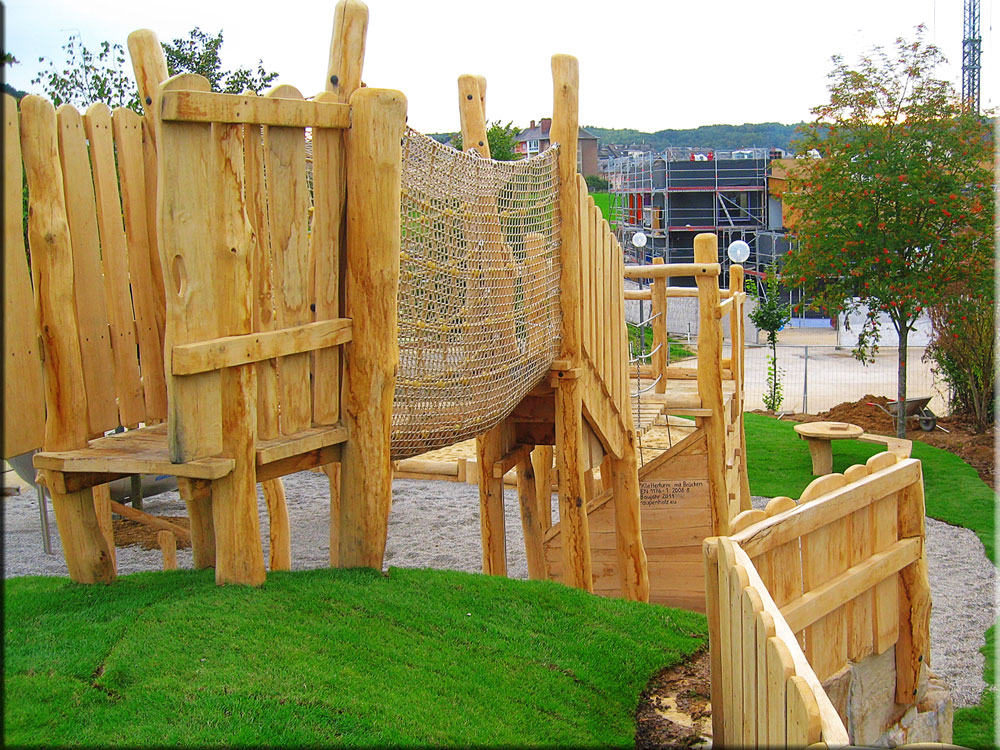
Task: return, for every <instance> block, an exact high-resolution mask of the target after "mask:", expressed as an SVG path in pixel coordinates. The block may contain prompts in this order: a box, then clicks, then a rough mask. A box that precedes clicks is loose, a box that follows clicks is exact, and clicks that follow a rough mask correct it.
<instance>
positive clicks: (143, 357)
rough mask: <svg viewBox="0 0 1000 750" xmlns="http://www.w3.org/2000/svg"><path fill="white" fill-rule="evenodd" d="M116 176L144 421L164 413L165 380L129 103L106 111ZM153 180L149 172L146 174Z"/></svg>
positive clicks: (138, 134)
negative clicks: (111, 138)
mask: <svg viewBox="0 0 1000 750" xmlns="http://www.w3.org/2000/svg"><path fill="white" fill-rule="evenodd" d="M111 125H112V128H113V130H114V138H115V151H116V153H117V156H118V178H119V182H120V184H121V199H122V215H123V217H124V219H125V237H126V241H127V243H128V270H129V281H130V283H131V286H132V308H133V311H134V314H135V332H136V338H137V339H138V343H139V369H140V371H141V373H142V391H143V396H144V398H145V412H146V422H147V423H148V422H155V421H161V420H163V419H164V418H165V417H166V416H167V383H166V379H165V378H164V375H163V351H162V349H161V348H160V347H161V345H162V341H161V340H160V331H159V327H158V326H159V324H158V323H157V319H156V298H157V295H156V293H155V292H154V290H153V272H152V269H151V268H150V265H149V264H150V250H149V227H148V226H146V205H145V202H146V196H147V191H146V174H145V172H144V169H143V156H142V118H141V117H140V116H139V115H137V114H136V113H135V112H133V111H132V110H130V109H124V108H121V107H120V108H118V109H116V110H115V111H114V112H113V113H112V115H111ZM151 179H154V180H155V175H152V176H151Z"/></svg>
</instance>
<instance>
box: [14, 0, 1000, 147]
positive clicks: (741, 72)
mask: <svg viewBox="0 0 1000 750" xmlns="http://www.w3.org/2000/svg"><path fill="white" fill-rule="evenodd" d="M334 5H335V3H334V2H332V1H327V0H323V1H322V2H320V1H318V0H286V1H285V2H260V1H259V0H241V1H240V2H232V1H230V0H166V1H157V0H128V1H123V0H86V1H84V2H81V1H80V0H73V1H72V2H70V1H69V0H10V1H9V2H7V3H6V19H5V20H6V28H5V36H6V49H7V51H9V52H11V53H13V54H14V56H15V57H17V58H18V59H19V60H20V64H19V65H15V66H13V67H8V68H7V71H6V75H7V81H8V83H10V84H12V85H13V86H15V87H16V88H20V89H23V90H26V91H29V92H31V91H37V87H35V86H33V85H32V84H31V82H30V81H31V78H33V77H34V76H35V75H36V74H37V73H38V71H39V70H41V69H42V66H41V65H40V64H39V63H38V58H39V56H43V55H44V56H46V57H49V58H54V59H55V60H56V61H57V62H62V61H63V60H64V57H63V52H62V50H61V49H60V48H61V46H62V44H64V43H65V41H66V39H67V38H68V37H69V35H70V34H72V33H75V32H79V33H80V34H81V35H82V37H83V40H84V43H85V44H86V45H87V46H88V47H91V48H95V47H97V45H98V43H99V42H101V41H103V40H108V41H111V42H118V43H121V44H122V45H124V44H125V39H126V37H127V35H128V33H129V32H130V31H132V30H134V29H138V28H150V29H152V30H153V31H155V32H156V34H157V35H158V36H159V38H160V39H161V40H168V41H169V40H172V39H174V38H176V37H182V36H186V33H187V32H188V31H189V30H190V29H192V28H193V27H195V26H199V27H201V29H202V30H204V31H206V32H211V33H215V32H217V31H219V30H220V29H221V30H223V31H224V34H225V44H224V45H223V48H222V59H223V63H224V65H225V66H226V67H230V68H231V67H237V66H241V65H247V66H251V65H255V64H256V62H257V60H258V59H262V60H263V61H264V65H265V67H266V68H267V69H269V70H274V71H277V72H278V73H279V74H280V76H279V78H278V81H277V82H278V83H289V84H292V85H294V86H297V87H298V88H299V89H300V90H301V91H302V93H303V94H305V95H306V96H310V95H312V94H315V93H316V92H318V91H320V90H322V88H323V82H324V78H325V74H326V61H327V53H328V50H329V44H330V32H331V29H332V26H333V13H334ZM993 5H994V3H993V0H982V20H981V31H982V37H983V56H982V67H983V72H982V101H983V106H984V107H989V106H995V104H996V96H995V93H996V76H995V72H996V71H997V70H1000V66H998V65H997V61H996V59H995V52H994V50H995V46H994V37H993V30H992V27H993ZM962 6H963V4H962V0H836V2H829V1H827V2H822V3H820V2H809V1H806V2H803V0H756V1H755V2H749V1H748V0H744V1H743V2H730V1H729V0H702V1H701V2H673V1H671V0H618V1H617V2H616V1H615V0H605V1H604V2H599V3H598V2H589V1H587V0H579V2H577V1H574V0H543V1H540V2H539V1H537V0H528V1H527V2H476V1H475V0H473V1H472V2H470V1H469V0H422V1H421V0H368V7H369V11H370V16H369V25H368V46H367V52H366V55H365V74H364V80H365V82H366V83H367V84H368V85H369V86H376V87H382V88H395V89H399V90H400V91H402V92H403V93H404V94H405V95H406V97H407V99H408V101H409V122H410V125H411V126H413V127H415V128H416V129H418V130H421V131H423V132H440V131H454V130H458V128H459V121H458V111H457V98H458V94H457V84H456V81H457V78H458V76H459V75H460V74H462V73H474V74H478V75H484V76H486V78H487V81H488V88H487V98H486V115H487V119H488V120H490V121H492V120H498V119H499V120H502V121H504V122H507V121H513V122H514V123H515V124H516V125H520V126H527V124H528V121H529V120H531V119H535V120H538V119H540V118H541V117H545V116H548V115H549V114H550V111H551V107H552V103H551V102H552V84H551V73H550V68H549V58H550V57H551V55H552V54H554V53H557V52H561V53H568V54H572V55H575V56H576V57H578V58H579V60H580V89H581V91H580V121H581V124H585V125H597V126H602V127H617V128H623V127H632V128H637V129H639V130H646V131H655V130H661V129H664V128H691V127H697V126H699V125H711V124H716V123H733V124H741V123H745V122H771V121H777V122H783V123H792V122H798V121H800V120H804V119H808V118H809V109H810V107H813V106H815V105H817V104H820V103H822V102H825V101H826V100H827V92H826V84H827V74H828V73H829V71H830V69H831V67H832V66H831V62H830V57H831V55H834V54H841V55H843V56H844V57H845V58H846V59H847V60H848V61H853V60H855V59H856V58H857V56H858V55H859V54H860V53H862V52H864V51H866V50H868V49H870V48H871V47H872V46H874V45H876V44H882V45H890V44H891V43H892V42H893V40H894V39H895V38H896V37H897V36H901V35H902V36H907V37H912V36H913V33H914V28H915V27H916V26H917V24H920V23H923V24H924V25H926V26H927V34H926V36H927V39H928V41H932V42H934V43H935V44H937V45H938V46H939V47H940V48H941V50H942V51H943V52H944V54H945V55H946V57H947V58H948V60H949V67H948V68H947V69H944V70H942V71H941V72H942V73H943V74H944V75H945V77H947V78H949V79H951V80H952V81H954V83H955V86H956V89H958V90H961V60H962V33H963V29H962Z"/></svg>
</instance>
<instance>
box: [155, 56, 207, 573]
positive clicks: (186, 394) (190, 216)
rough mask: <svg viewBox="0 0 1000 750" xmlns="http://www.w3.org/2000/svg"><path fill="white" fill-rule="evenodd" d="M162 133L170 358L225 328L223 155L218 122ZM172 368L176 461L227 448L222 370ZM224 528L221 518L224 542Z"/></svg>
mask: <svg viewBox="0 0 1000 750" xmlns="http://www.w3.org/2000/svg"><path fill="white" fill-rule="evenodd" d="M162 89H166V90H171V89H194V90H202V91H208V89H209V85H208V81H207V80H205V79H204V78H202V77H201V76H196V75H190V74H184V75H179V76H174V77H173V78H171V79H169V80H168V81H166V82H165V83H164V84H163V87H162ZM161 91H162V90H161ZM157 132H158V135H159V152H158V165H159V169H158V172H157V180H158V182H157V199H158V201H159V224H158V241H157V246H158V248H159V250H160V254H161V256H162V266H163V269H164V270H165V272H166V275H167V281H166V283H167V292H166V298H167V328H166V335H165V340H164V357H165V358H166V357H169V356H170V353H171V352H172V351H173V348H174V346H176V345H178V344H188V343H194V342H199V341H203V340H205V339H212V338H217V337H218V336H219V335H221V333H220V330H219V324H218V321H217V316H218V305H217V301H216V298H215V278H216V274H217V273H218V269H217V268H216V265H215V263H214V262H213V261H214V260H216V259H215V258H214V252H213V251H214V250H215V248H216V247H217V245H216V243H215V240H214V238H213V236H212V232H213V228H212V227H210V226H209V225H207V223H206V221H205V219H204V211H205V207H206V206H209V205H211V204H212V202H213V198H214V196H213V192H212V191H213V189H214V188H215V180H214V178H213V176H212V173H211V172H210V171H209V170H210V169H212V166H213V164H214V162H215V159H214V156H213V155H214V149H213V143H212V126H211V125H208V124H203V123H176V122H169V123H168V122H162V121H159V122H158V125H157ZM165 368H166V371H167V373H168V374H167V403H168V412H167V415H168V416H167V424H168V426H169V453H170V459H171V461H173V462H175V463H183V462H185V461H190V460H191V459H193V458H199V457H202V456H214V455H217V454H219V453H221V452H222V442H223V441H222V392H221V373H219V372H207V373H202V374H200V375H191V376H184V377H176V376H172V375H170V374H169V373H170V369H171V367H170V361H169V360H166V361H165ZM213 494H215V493H214V490H213ZM216 520H218V519H216ZM219 532H220V530H219V528H218V524H216V542H217V544H218V542H219ZM217 562H218V560H217ZM216 570H218V568H217V569H216Z"/></svg>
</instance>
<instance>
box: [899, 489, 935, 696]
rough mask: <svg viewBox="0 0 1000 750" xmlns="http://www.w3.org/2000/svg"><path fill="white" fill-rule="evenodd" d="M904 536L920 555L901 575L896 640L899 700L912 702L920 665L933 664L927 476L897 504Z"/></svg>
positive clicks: (905, 491)
mask: <svg viewBox="0 0 1000 750" xmlns="http://www.w3.org/2000/svg"><path fill="white" fill-rule="evenodd" d="M897 513H898V528H899V537H900V539H906V540H907V542H909V543H911V544H912V543H916V545H917V548H918V550H919V556H918V557H917V559H916V560H914V561H913V562H912V563H911V564H910V565H907V566H906V567H905V568H903V569H902V570H901V571H900V574H899V618H900V622H899V640H898V641H897V643H896V701H897V702H907V703H908V702H912V701H913V700H914V698H915V696H916V694H917V687H918V685H919V682H920V667H921V665H924V664H926V665H927V666H928V667H929V666H930V615H931V589H930V583H929V581H928V578H927V552H926V548H925V536H924V513H925V509H924V484H923V477H922V476H921V478H920V479H919V480H918V481H916V482H914V483H913V484H911V485H910V486H909V487H907V488H905V489H904V490H903V491H902V492H901V493H900V495H899V500H898V503H897Z"/></svg>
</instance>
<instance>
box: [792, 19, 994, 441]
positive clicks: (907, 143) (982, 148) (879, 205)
mask: <svg viewBox="0 0 1000 750" xmlns="http://www.w3.org/2000/svg"><path fill="white" fill-rule="evenodd" d="M922 34H923V28H922V27H918V29H917V38H916V40H915V41H912V42H908V41H904V40H903V39H898V40H897V41H896V45H895V49H894V50H892V52H891V54H890V53H889V52H886V51H885V50H883V49H882V48H876V49H875V50H874V51H873V52H872V54H870V55H868V56H865V57H863V58H861V60H859V62H858V64H857V66H856V67H853V68H852V67H848V66H847V65H846V64H845V63H844V62H843V61H842V59H841V58H840V57H834V58H833V59H834V70H833V72H832V73H831V74H830V79H831V84H830V87H829V88H830V101H829V103H827V104H823V105H821V106H819V107H816V108H815V109H813V110H812V111H813V114H814V115H816V119H815V121H814V122H812V123H811V124H809V125H808V126H806V128H805V134H804V137H803V139H802V140H800V141H799V142H798V143H797V144H796V145H797V150H799V151H800V152H804V151H807V150H809V149H816V150H817V151H819V152H820V154H821V157H822V158H820V159H807V160H802V161H800V162H797V163H796V166H795V167H794V168H793V169H792V170H790V173H789V189H788V192H787V193H786V196H785V200H786V201H788V203H789V205H790V206H791V207H792V209H794V211H795V213H796V215H797V216H798V218H797V220H796V224H795V226H794V227H793V231H794V233H795V235H796V237H797V239H798V248H797V249H796V250H795V251H794V252H790V253H788V254H787V256H786V260H785V264H784V267H783V273H782V276H783V279H784V280H785V282H786V283H790V284H792V285H795V286H798V287H800V288H802V290H803V291H804V292H805V294H806V295H807V296H810V297H812V298H813V304H814V305H815V306H817V307H820V308H822V309H826V310H830V311H835V312H842V311H850V310H853V311H861V310H866V318H865V322H864V324H863V326H862V329H861V331H859V336H858V346H857V348H856V349H855V356H857V357H858V358H859V359H861V360H862V361H868V360H870V359H871V358H872V356H873V354H874V351H875V350H876V348H877V344H878V336H879V331H878V324H877V323H878V316H879V314H880V313H885V314H886V315H887V316H888V318H889V320H890V321H891V322H892V326H893V328H895V330H896V333H897V334H898V345H899V362H898V364H899V369H898V377H897V399H898V401H899V403H900V405H902V404H903V403H904V402H905V400H906V347H907V343H908V338H909V333H910V331H911V330H912V329H913V326H914V323H915V321H916V319H917V317H918V316H919V315H920V314H921V313H922V312H923V311H924V310H926V309H928V308H930V307H932V306H934V305H936V304H938V303H939V302H941V300H942V299H943V298H944V297H945V296H946V295H947V294H948V289H949V288H951V287H952V285H953V284H955V283H956V282H957V281H959V280H960V279H962V278H963V277H964V276H968V275H970V274H972V273H978V272H981V270H982V269H983V268H989V269H991V270H990V273H991V272H992V263H993V259H992V252H991V251H992V241H991V240H992V238H991V232H990V230H991V228H992V226H993V215H994V212H993V196H992V175H991V173H990V172H991V169H992V165H993V144H992V141H991V139H990V124H989V120H987V119H984V118H981V117H980V116H979V115H978V114H976V113H974V112H969V111H966V110H965V109H964V108H963V107H962V103H961V101H960V100H959V98H958V97H957V96H956V95H955V92H954V89H953V87H952V85H951V84H950V83H949V82H948V81H944V80H941V79H938V78H935V77H934V71H935V67H936V66H937V65H938V64H940V63H942V62H943V61H944V58H943V56H942V55H941V53H940V52H939V51H938V50H937V48H936V47H934V46H933V45H927V44H924V42H923V41H922V38H921V37H922ZM896 432H897V435H898V436H899V437H903V436H904V435H905V434H906V425H905V419H899V420H897V428H896Z"/></svg>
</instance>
